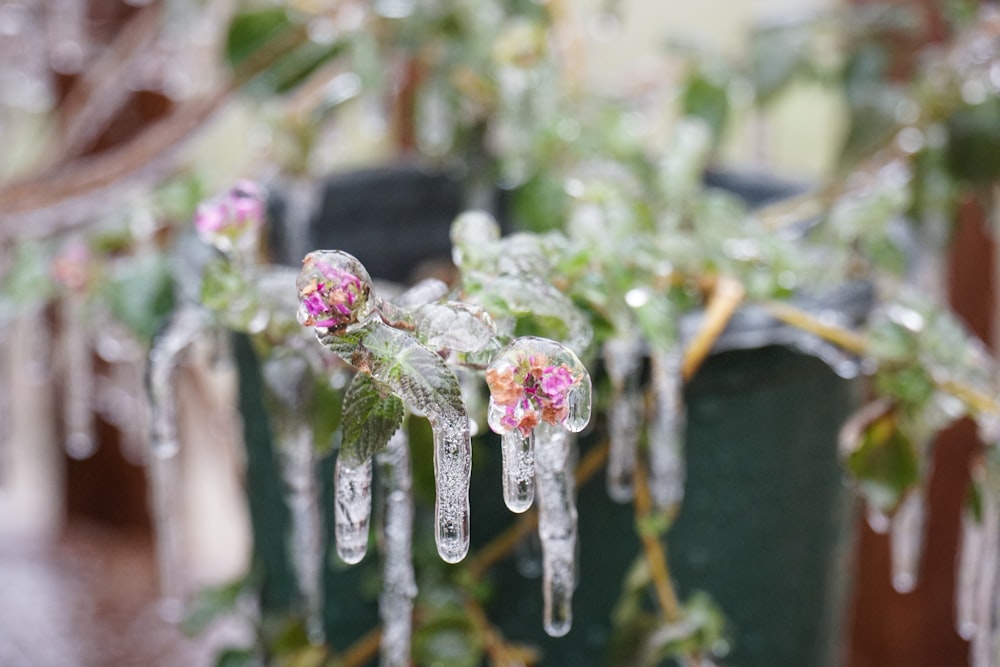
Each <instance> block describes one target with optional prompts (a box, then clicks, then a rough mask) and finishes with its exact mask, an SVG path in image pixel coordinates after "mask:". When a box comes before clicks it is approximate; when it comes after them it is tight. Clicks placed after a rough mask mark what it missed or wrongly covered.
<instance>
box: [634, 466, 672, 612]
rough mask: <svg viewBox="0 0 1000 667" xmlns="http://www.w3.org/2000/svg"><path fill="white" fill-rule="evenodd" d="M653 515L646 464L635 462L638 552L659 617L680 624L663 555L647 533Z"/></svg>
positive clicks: (651, 534) (658, 539)
mask: <svg viewBox="0 0 1000 667" xmlns="http://www.w3.org/2000/svg"><path fill="white" fill-rule="evenodd" d="M652 514H653V499H652V497H651V496H650V493H649V478H648V476H647V473H646V464H645V463H644V462H643V461H641V460H639V461H636V466H635V522H636V532H637V533H638V535H639V540H640V541H641V542H642V550H643V553H644V554H645V556H646V563H647V564H648V565H649V572H650V576H651V577H652V579H653V588H654V589H655V590H656V601H657V602H658V603H659V605H660V610H661V611H663V617H664V618H666V619H667V621H668V622H670V623H677V622H678V621H680V620H681V618H682V614H681V605H680V602H679V601H678V600H677V592H676V591H675V590H674V585H673V582H671V580H670V570H669V568H668V566H667V554H666V552H665V551H664V549H663V544H662V543H661V542H660V538H659V536H658V535H657V534H655V533H654V532H653V531H651V530H649V528H648V525H649V523H650V517H651V516H652Z"/></svg>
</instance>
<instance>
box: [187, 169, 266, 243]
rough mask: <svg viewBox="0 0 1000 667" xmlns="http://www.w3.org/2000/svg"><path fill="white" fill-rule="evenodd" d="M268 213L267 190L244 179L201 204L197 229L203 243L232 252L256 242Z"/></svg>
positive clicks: (195, 218) (195, 217)
mask: <svg viewBox="0 0 1000 667" xmlns="http://www.w3.org/2000/svg"><path fill="white" fill-rule="evenodd" d="M264 210H265V200H264V191H263V189H262V188H261V187H260V186H259V185H257V184H256V183H254V182H253V181H248V180H243V181H240V182H238V183H237V184H236V185H234V186H233V187H232V188H231V189H230V190H229V192H227V193H226V194H224V195H222V196H220V197H216V198H215V199H211V200H208V201H205V202H202V203H201V204H199V205H198V208H197V210H196V211H195V214H194V226H195V229H196V230H197V232H198V236H199V237H201V239H202V240H203V241H205V242H206V243H210V244H212V245H214V246H215V247H217V248H219V249H220V250H222V251H223V252H229V251H230V250H232V249H233V248H236V247H239V248H245V247H247V246H252V245H253V244H254V243H256V240H257V233H258V230H259V229H260V227H261V225H262V224H263V223H264Z"/></svg>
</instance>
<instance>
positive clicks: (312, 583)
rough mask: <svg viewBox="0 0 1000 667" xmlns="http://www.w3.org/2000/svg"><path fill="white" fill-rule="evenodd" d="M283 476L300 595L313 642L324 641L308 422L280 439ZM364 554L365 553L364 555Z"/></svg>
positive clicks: (320, 561)
mask: <svg viewBox="0 0 1000 667" xmlns="http://www.w3.org/2000/svg"><path fill="white" fill-rule="evenodd" d="M278 450H279V452H280V455H281V476H282V479H283V481H284V483H285V488H286V494H287V495H286V502H287V503H288V510H289V513H290V514H291V522H292V525H291V534H290V535H289V548H290V552H291V558H292V564H293V566H294V567H295V576H296V579H297V584H298V588H299V592H300V593H301V594H302V599H303V600H305V604H306V619H307V627H308V632H309V640H310V641H311V642H313V643H321V642H322V641H323V619H322V612H323V595H322V586H321V574H322V570H323V527H322V526H323V524H322V517H321V515H320V512H319V488H318V484H317V482H316V456H315V449H314V447H313V430H312V428H311V426H310V425H309V424H308V422H307V423H305V424H303V425H302V426H300V427H299V428H297V429H294V430H293V431H292V432H291V433H284V434H282V435H281V436H280V442H279V443H278ZM362 555H364V552H362Z"/></svg>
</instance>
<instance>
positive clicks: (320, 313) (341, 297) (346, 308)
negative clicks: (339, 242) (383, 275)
mask: <svg viewBox="0 0 1000 667" xmlns="http://www.w3.org/2000/svg"><path fill="white" fill-rule="evenodd" d="M359 274H360V275H359ZM296 285H297V287H298V291H299V312H298V317H299V321H300V322H301V323H302V324H303V325H305V326H311V327H320V328H324V329H333V330H336V329H342V328H343V327H346V326H348V325H350V324H354V323H355V322H358V321H359V320H361V319H363V318H364V317H365V316H366V315H367V313H368V310H369V296H370V293H371V279H370V278H369V277H368V274H367V272H366V271H365V270H364V267H363V266H361V263H360V262H358V261H357V260H356V259H354V258H353V257H351V256H350V255H348V254H347V253H342V252H338V251H335V250H328V251H318V252H313V253H309V254H308V255H306V258H305V259H304V260H302V271H301V273H300V274H299V278H298V280H297V281H296Z"/></svg>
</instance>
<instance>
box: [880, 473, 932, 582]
mask: <svg viewBox="0 0 1000 667" xmlns="http://www.w3.org/2000/svg"><path fill="white" fill-rule="evenodd" d="M925 510H926V505H925V499H924V491H923V489H922V488H917V489H914V490H913V491H912V492H911V493H910V495H908V496H907V497H906V499H905V500H903V503H902V504H901V505H900V506H899V508H898V509H897V510H896V513H895V514H894V515H893V517H892V526H891V527H890V529H889V530H890V534H889V535H890V540H891V546H892V586H893V588H895V589H896V590H897V591H899V592H900V593H909V592H910V591H912V590H913V589H914V588H916V586H917V573H918V570H919V568H920V557H921V553H922V552H923V543H924V520H925V516H924V515H925Z"/></svg>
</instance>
